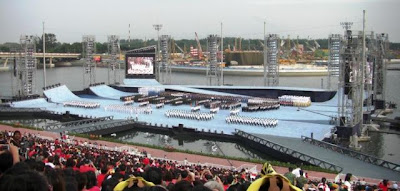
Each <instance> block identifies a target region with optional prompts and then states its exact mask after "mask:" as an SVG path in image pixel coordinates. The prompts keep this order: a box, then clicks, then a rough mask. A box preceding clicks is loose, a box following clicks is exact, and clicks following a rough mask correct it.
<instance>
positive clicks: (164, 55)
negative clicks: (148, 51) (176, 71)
mask: <svg viewBox="0 0 400 191" xmlns="http://www.w3.org/2000/svg"><path fill="white" fill-rule="evenodd" d="M169 41H170V37H169V36H168V35H161V38H160V49H161V58H160V62H159V64H158V67H157V69H158V81H159V82H160V83H162V84H171V65H170V60H169V54H170V52H169Z"/></svg>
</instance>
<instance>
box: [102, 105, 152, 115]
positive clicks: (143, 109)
mask: <svg viewBox="0 0 400 191" xmlns="http://www.w3.org/2000/svg"><path fill="white" fill-rule="evenodd" d="M104 110H105V111H113V112H120V113H128V114H134V113H144V114H151V113H152V112H153V110H152V108H151V106H150V105H148V106H147V107H133V106H126V105H108V106H106V107H104Z"/></svg>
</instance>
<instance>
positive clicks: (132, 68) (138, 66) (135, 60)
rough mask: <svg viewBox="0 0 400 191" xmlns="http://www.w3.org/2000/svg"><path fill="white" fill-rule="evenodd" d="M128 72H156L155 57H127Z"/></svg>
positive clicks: (134, 73) (133, 73)
mask: <svg viewBox="0 0 400 191" xmlns="http://www.w3.org/2000/svg"><path fill="white" fill-rule="evenodd" d="M126 60H127V66H128V68H127V74H132V75H136V74H150V75H152V74H154V57H127V59H126Z"/></svg>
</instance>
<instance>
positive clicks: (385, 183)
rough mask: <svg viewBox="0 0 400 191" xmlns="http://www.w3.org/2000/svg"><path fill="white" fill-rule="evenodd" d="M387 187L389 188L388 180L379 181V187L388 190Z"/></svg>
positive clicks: (383, 190)
mask: <svg viewBox="0 0 400 191" xmlns="http://www.w3.org/2000/svg"><path fill="white" fill-rule="evenodd" d="M388 188H389V181H388V180H386V179H383V181H382V182H380V183H379V189H380V190H382V191H388Z"/></svg>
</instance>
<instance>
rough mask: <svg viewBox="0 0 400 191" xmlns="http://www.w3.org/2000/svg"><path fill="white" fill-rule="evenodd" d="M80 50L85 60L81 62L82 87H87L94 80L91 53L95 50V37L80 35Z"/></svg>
mask: <svg viewBox="0 0 400 191" xmlns="http://www.w3.org/2000/svg"><path fill="white" fill-rule="evenodd" d="M82 50H83V54H82V55H83V56H84V58H85V61H84V63H83V87H84V88H86V87H89V85H90V84H94V83H95V82H96V63H95V62H94V61H93V54H94V53H95V52H96V38H95V36H93V35H84V36H83V37H82Z"/></svg>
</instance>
